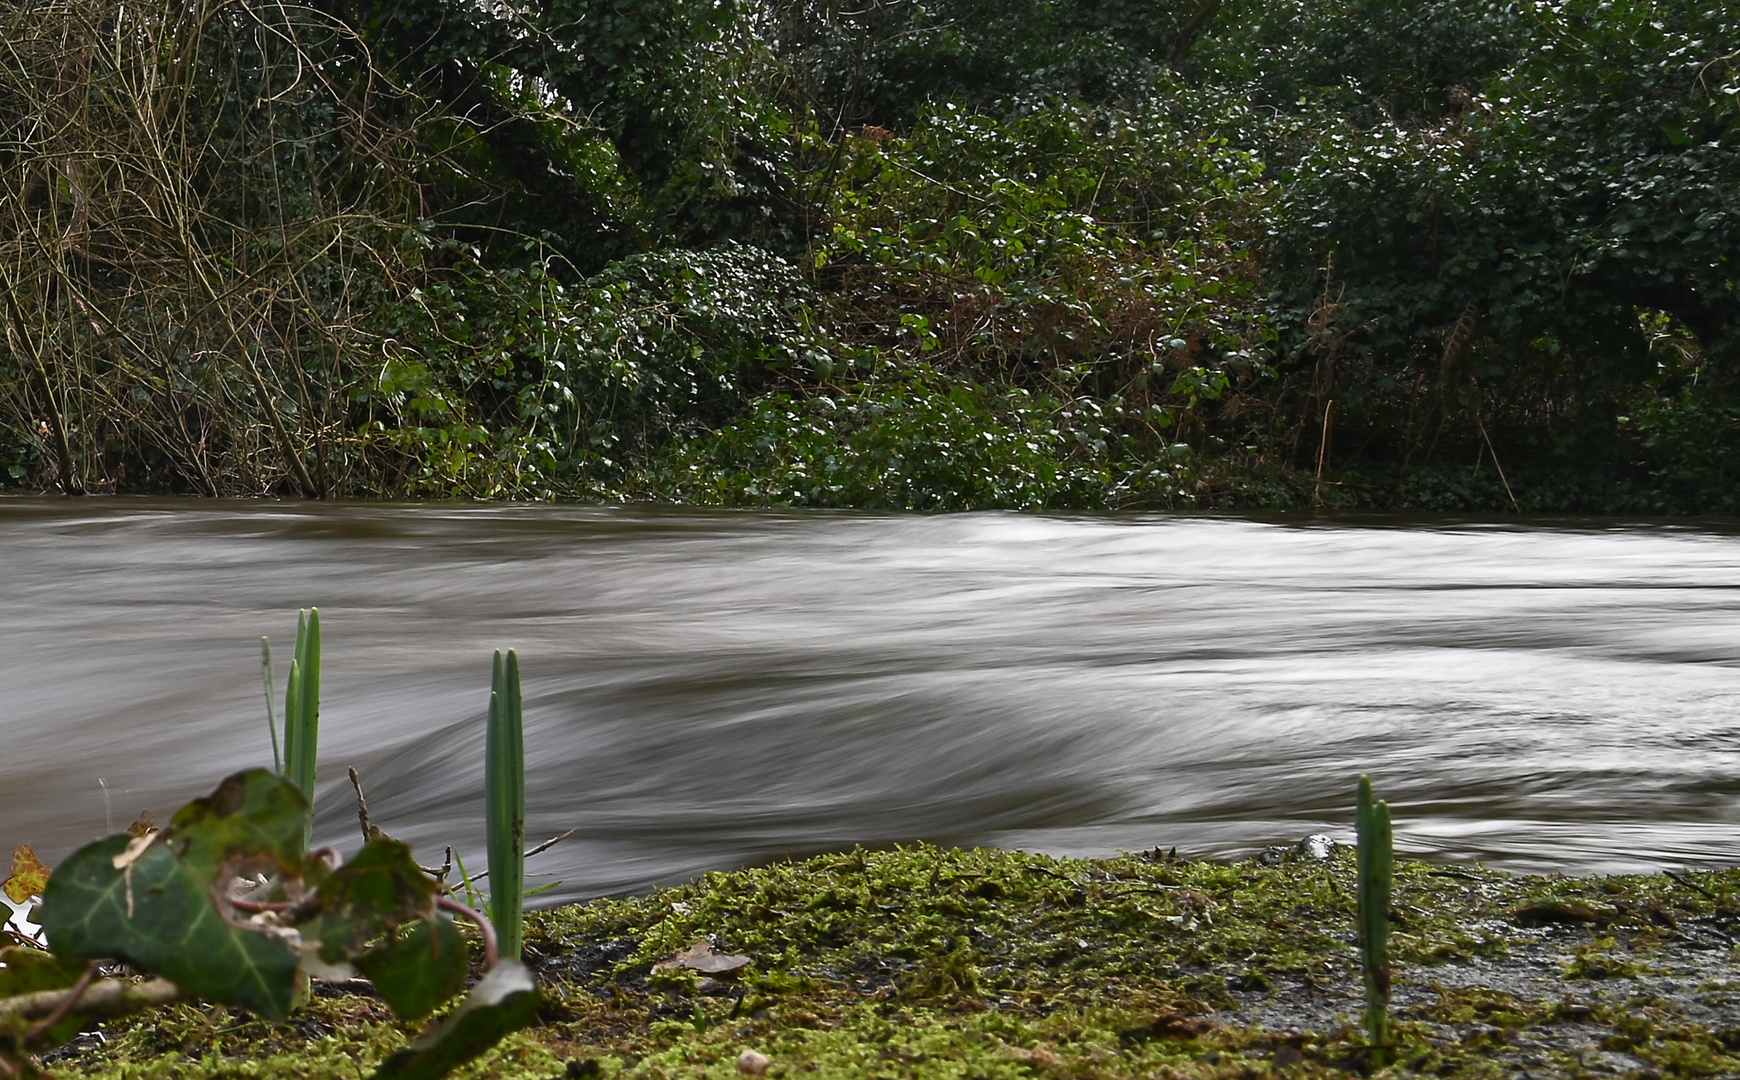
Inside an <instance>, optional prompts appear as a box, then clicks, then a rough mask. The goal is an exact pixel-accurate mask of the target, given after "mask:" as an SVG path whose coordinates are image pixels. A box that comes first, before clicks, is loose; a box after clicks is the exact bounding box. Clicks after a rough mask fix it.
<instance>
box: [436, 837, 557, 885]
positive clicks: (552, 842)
mask: <svg viewBox="0 0 1740 1080" xmlns="http://www.w3.org/2000/svg"><path fill="white" fill-rule="evenodd" d="M579 831H580V830H579V829H569V830H568V831H567V832H565V833H563V834H562V835H561V836H552V837H550V838H549V839H548V840H545V841H544V842H543V843H541V844H539V845H538V846H537V847H535V848H533V849H532V850H530V851H528V852H526V853H525V854H524V855H521V856H520V858H522V859H529V858H531V857H532V856H533V855H541V854H543V853H544V852H546V851H548V850H550V849H551V848H553V847H555V846H556V845H557V844H560V843H561V842H562V841H564V840H566V839H568V838H569V837H570V836H573V835H574V834H575V833H577V832H579ZM447 851H448V855H449V858H451V856H452V852H453V849H452V848H448V849H447ZM427 872H428V871H425V873H427ZM488 876H489V871H488V870H485V871H484V872H483V873H481V874H473V875H471V880H472V881H482V880H483V879H484V878H486V877H488Z"/></svg>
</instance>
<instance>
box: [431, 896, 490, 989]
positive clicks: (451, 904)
mask: <svg viewBox="0 0 1740 1080" xmlns="http://www.w3.org/2000/svg"><path fill="white" fill-rule="evenodd" d="M435 906H436V907H439V908H440V909H441V910H443V911H451V912H453V913H454V914H455V915H463V916H465V917H466V918H468V919H470V920H471V921H472V922H474V923H476V924H477V930H478V932H479V933H480V934H482V935H483V970H485V971H490V970H492V969H494V967H495V965H496V962H497V961H499V960H500V959H501V946H500V945H498V944H497V943H496V940H495V926H494V924H492V923H491V922H490V921H489V920H488V919H486V918H484V917H483V912H481V911H473V910H471V909H470V908H468V907H466V906H465V905H464V904H461V903H460V902H459V901H457V900H455V899H453V898H452V897H451V896H437V897H436V898H435Z"/></svg>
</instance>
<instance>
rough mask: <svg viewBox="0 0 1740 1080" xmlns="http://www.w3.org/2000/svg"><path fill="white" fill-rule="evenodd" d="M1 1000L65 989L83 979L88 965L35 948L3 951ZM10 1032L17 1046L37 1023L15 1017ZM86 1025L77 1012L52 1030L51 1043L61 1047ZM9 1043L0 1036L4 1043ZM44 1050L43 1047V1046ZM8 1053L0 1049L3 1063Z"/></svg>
mask: <svg viewBox="0 0 1740 1080" xmlns="http://www.w3.org/2000/svg"><path fill="white" fill-rule="evenodd" d="M0 964H4V965H5V967H0V998H9V997H16V996H18V995H19V994H34V993H38V992H40V991H43V990H65V989H66V988H67V987H69V986H71V985H73V984H74V983H76V982H78V981H79V976H81V975H83V974H84V973H85V965H83V964H75V963H72V962H70V961H68V960H65V959H63V958H62V957H59V956H54V955H51V954H49V953H45V952H43V951H41V950H40V949H32V948H29V947H27V946H24V945H16V946H12V947H10V948H5V949H0ZM11 1020H12V1021H13V1023H12V1027H13V1028H14V1030H13V1031H12V1032H11V1033H10V1034H11V1036H12V1039H13V1041H14V1043H16V1041H17V1040H19V1039H22V1038H23V1036H24V1033H25V1031H27V1030H29V1028H30V1027H31V1025H32V1024H34V1023H35V1021H34V1020H24V1019H23V1018H21V1017H12V1018H11ZM84 1024H85V1017H83V1016H80V1015H78V1013H77V1012H73V1013H71V1014H69V1015H67V1016H65V1017H63V1018H62V1019H61V1021H60V1022H59V1023H57V1024H55V1025H54V1027H52V1028H50V1029H49V1031H48V1041H49V1042H50V1043H51V1044H53V1045H59V1044H60V1043H63V1042H66V1041H67V1040H68V1039H70V1038H72V1037H73V1036H74V1035H77V1034H78V1032H79V1028H81V1027H83V1026H84ZM5 1041H6V1037H5V1035H4V1034H0V1044H3V1043H4V1042H5ZM39 1049H40V1047H39ZM5 1055H6V1050H5V1049H4V1048H0V1061H5V1060H6V1056H5Z"/></svg>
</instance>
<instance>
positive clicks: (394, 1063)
mask: <svg viewBox="0 0 1740 1080" xmlns="http://www.w3.org/2000/svg"><path fill="white" fill-rule="evenodd" d="M537 1008H538V984H537V981H536V980H535V979H534V978H533V977H532V973H531V972H530V971H528V970H527V969H526V966H525V965H524V964H522V963H520V962H519V961H518V960H503V961H502V962H501V963H499V964H497V965H496V966H495V967H494V969H492V970H491V971H490V973H489V974H488V975H485V976H484V977H483V980H482V981H481V982H479V983H478V984H477V986H476V987H474V988H473V989H472V991H471V996H470V997H468V998H466V999H465V1003H464V1004H463V1005H461V1006H459V1008H458V1009H457V1010H455V1011H454V1013H453V1015H451V1016H449V1017H448V1018H447V1019H446V1020H444V1021H442V1022H441V1023H440V1024H439V1025H438V1026H437V1027H435V1028H434V1029H433V1030H431V1031H429V1032H427V1033H426V1034H424V1035H423V1036H422V1037H420V1038H419V1039H417V1041H416V1042H413V1043H412V1044H411V1045H410V1046H407V1047H406V1048H405V1049H403V1050H401V1051H399V1052H398V1053H396V1054H394V1055H393V1056H392V1057H390V1058H388V1059H387V1060H386V1061H384V1062H382V1063H381V1067H380V1068H379V1069H378V1070H376V1071H375V1075H374V1080H436V1078H438V1077H442V1076H445V1075H447V1074H448V1073H449V1072H452V1071H453V1070H454V1069H456V1068H458V1067H459V1066H461V1065H463V1064H465V1063H466V1062H467V1061H470V1060H472V1059H473V1058H475V1057H478V1056H480V1055H482V1054H483V1053H484V1052H485V1051H487V1050H488V1049H489V1048H490V1047H492V1046H494V1045H495V1044H496V1043H498V1042H500V1041H501V1040H502V1039H503V1038H505V1037H506V1036H508V1035H509V1034H511V1033H513V1032H515V1031H518V1030H519V1029H520V1028H523V1027H525V1026H526V1025H527V1024H529V1023H531V1022H532V1016H533V1014H534V1013H536V1012H537Z"/></svg>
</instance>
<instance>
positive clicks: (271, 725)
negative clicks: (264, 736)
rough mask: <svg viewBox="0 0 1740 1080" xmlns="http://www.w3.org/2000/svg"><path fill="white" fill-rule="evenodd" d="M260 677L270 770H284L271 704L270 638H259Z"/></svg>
mask: <svg viewBox="0 0 1740 1080" xmlns="http://www.w3.org/2000/svg"><path fill="white" fill-rule="evenodd" d="M260 679H261V681H262V682H264V683H265V684H266V731H267V733H268V734H270V735H271V736H272V771H273V772H275V773H279V774H280V775H281V774H282V773H283V772H284V758H283V755H281V754H279V753H278V711H277V709H275V708H274V707H273V705H272V685H273V684H274V683H275V682H277V681H278V680H277V679H275V678H273V676H272V641H271V639H270V638H261V639H260Z"/></svg>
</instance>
